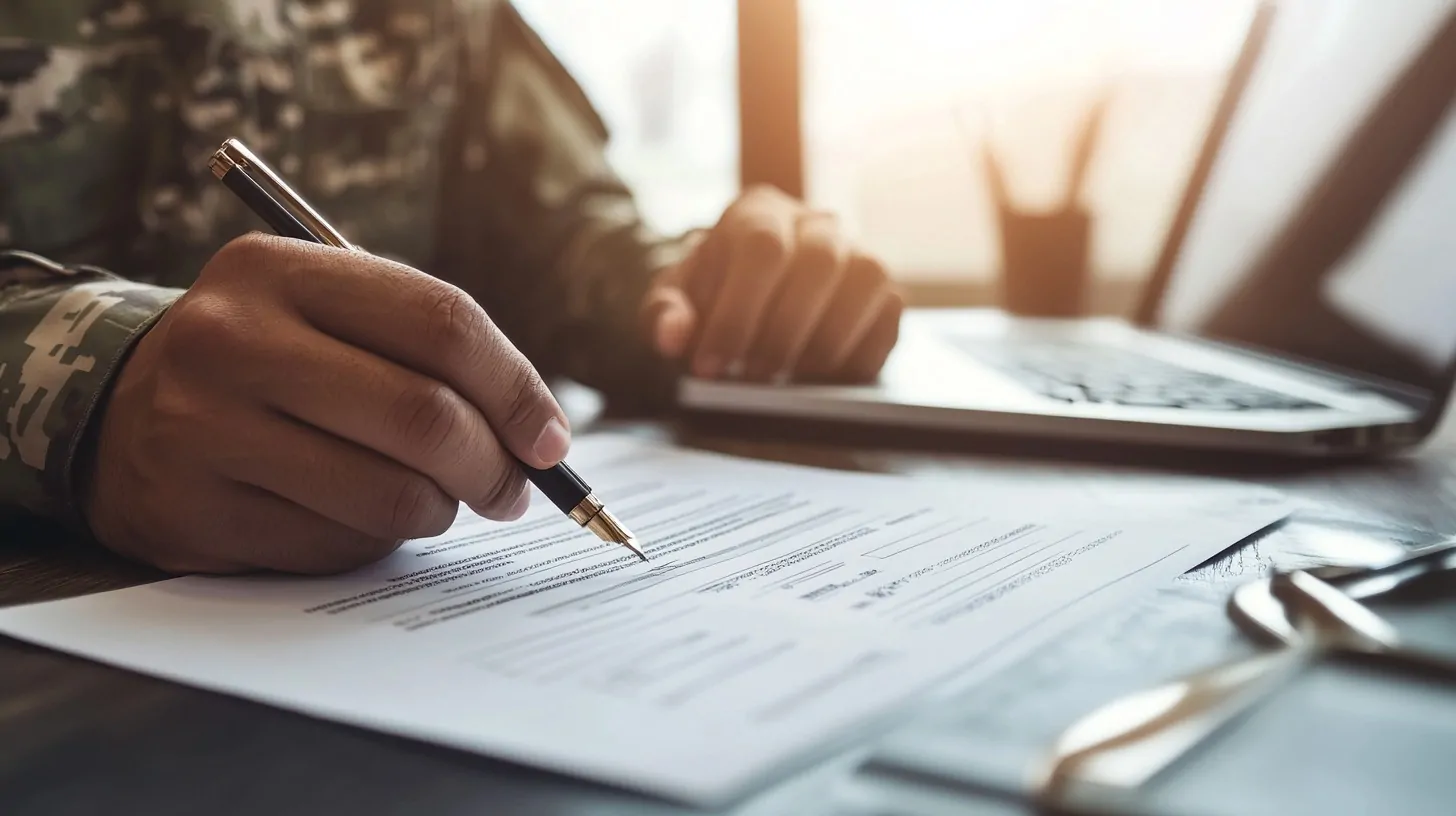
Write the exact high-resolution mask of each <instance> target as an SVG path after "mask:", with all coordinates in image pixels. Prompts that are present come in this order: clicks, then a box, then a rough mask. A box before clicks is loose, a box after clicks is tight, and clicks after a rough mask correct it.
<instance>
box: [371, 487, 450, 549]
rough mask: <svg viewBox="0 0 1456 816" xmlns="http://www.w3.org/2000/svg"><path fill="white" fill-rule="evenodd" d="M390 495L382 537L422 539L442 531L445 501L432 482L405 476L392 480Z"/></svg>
mask: <svg viewBox="0 0 1456 816" xmlns="http://www.w3.org/2000/svg"><path fill="white" fill-rule="evenodd" d="M393 494H394V495H393V496H392V501H391V502H390V503H389V514H388V518H387V519H386V525H385V528H384V530H385V532H386V536H385V537H387V538H423V537H427V536H430V535H435V534H438V533H439V532H443V529H442V528H441V526H440V525H441V519H442V518H444V517H445V515H446V513H447V510H448V508H447V507H446V505H447V502H446V501H445V500H444V498H443V497H442V495H441V493H440V489H439V488H438V487H436V486H435V484H434V483H433V482H431V481H430V480H429V479H426V478H424V477H423V476H414V475H409V476H405V477H402V478H400V479H399V480H398V481H396V482H395V484H394V488H393ZM445 523H446V525H447V526H448V522H445Z"/></svg>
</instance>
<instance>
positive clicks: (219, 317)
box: [166, 293, 247, 360]
mask: <svg viewBox="0 0 1456 816" xmlns="http://www.w3.org/2000/svg"><path fill="white" fill-rule="evenodd" d="M167 323H168V328H167V333H166V338H167V341H168V342H167V344H166V348H167V350H168V352H170V354H171V355H172V356H173V357H174V359H176V358H180V359H182V360H191V359H193V358H195V357H198V356H201V357H202V358H204V359H216V355H217V354H218V352H220V351H225V350H228V349H233V348H236V347H237V345H238V344H239V343H240V342H241V341H242V340H243V338H244V336H245V335H246V333H247V325H246V321H244V320H242V319H240V316H239V315H238V314H237V311H236V309H234V308H233V307H232V305H231V304H230V303H229V302H228V301H227V300H226V299H224V298H220V297H216V296H213V295H207V294H199V293H191V294H190V296H188V297H184V298H182V299H180V300H178V301H177V303H175V304H173V306H172V308H171V309H170V310H169V311H168V313H167Z"/></svg>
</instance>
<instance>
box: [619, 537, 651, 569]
mask: <svg viewBox="0 0 1456 816" xmlns="http://www.w3.org/2000/svg"><path fill="white" fill-rule="evenodd" d="M622 543H623V544H625V545H626V547H627V549H629V550H631V551H632V552H634V553H637V557H638V558H640V559H642V563H644V564H645V563H647V553H645V552H643V551H642V548H641V547H639V546H637V539H635V538H629V539H627V540H626V541H623V542H622Z"/></svg>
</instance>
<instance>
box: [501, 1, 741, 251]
mask: <svg viewBox="0 0 1456 816" xmlns="http://www.w3.org/2000/svg"><path fill="white" fill-rule="evenodd" d="M515 3H516V7H517V8H519V9H520V11H521V14H522V16H524V17H525V18H526V20H527V21H528V22H529V23H530V24H531V26H532V27H533V28H535V29H536V31H537V33H539V34H540V35H541V38H542V39H543V40H545V41H546V44H547V45H548V46H549V47H550V48H551V49H552V51H553V52H554V53H555V54H556V55H557V57H558V58H560V60H561V61H562V63H564V64H565V65H566V67H567V69H568V70H570V71H571V72H572V75H573V76H575V77H576V78H577V80H578V81H579V82H580V83H581V85H582V87H583V88H584V89H585V90H586V92H587V94H588V96H590V97H591V99H592V102H593V103H594V104H595V105H596V107H597V110H598V112H599V113H601V115H602V118H603V119H605V120H606V123H607V126H608V127H609V128H610V129H611V132H612V141H611V145H610V147H609V158H610V160H611V162H612V165H613V166H614V167H615V168H616V169H617V171H618V172H619V173H620V174H621V175H622V177H623V178H624V179H626V181H627V182H628V183H629V184H630V185H632V188H633V190H634V191H636V193H637V197H638V200H639V202H640V204H641V207H642V211H643V216H644V218H646V220H647V221H648V223H649V224H651V225H652V226H653V227H654V228H656V229H658V230H660V231H662V232H665V233H668V234H672V233H676V232H680V231H682V230H685V229H688V228H690V227H696V226H705V225H708V224H711V223H713V222H714V221H716V220H717V218H718V216H719V215H720V214H721V213H722V212H723V208H724V207H726V206H727V205H728V203H729V202H730V201H732V199H733V197H734V196H735V194H736V193H737V191H738V186H739V184H738V94H737V90H736V88H737V47H738V45H737V43H738V41H737V36H736V33H735V32H736V26H735V9H736V4H735V2H734V0H692V1H691V2H681V0H611V2H602V1H601V0H515Z"/></svg>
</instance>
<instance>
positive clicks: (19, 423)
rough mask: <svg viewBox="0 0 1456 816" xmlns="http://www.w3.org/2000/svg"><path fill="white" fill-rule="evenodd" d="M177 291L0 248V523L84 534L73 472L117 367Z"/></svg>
mask: <svg viewBox="0 0 1456 816" xmlns="http://www.w3.org/2000/svg"><path fill="white" fill-rule="evenodd" d="M179 294H181V292H180V290H176V289H166V288H163V287H157V286H149V285H146V284H141V283H133V282H131V281H127V280H122V279H120V278H118V277H116V276H114V275H112V274H110V273H108V272H105V271H104V270H101V269H97V268H95V267H89V266H61V265H59V264H56V263H54V262H52V261H49V260H47V259H45V258H42V257H40V256H37V255H33V254H30V253H25V252H18V251H14V250H5V249H3V248H0V516H6V515H11V516H13V515H15V514H17V513H31V514H37V515H42V516H47V517H50V518H54V519H57V520H60V521H62V522H64V523H67V524H69V525H72V526H74V527H76V528H77V529H84V525H83V524H82V522H81V514H80V508H79V506H78V504H77V502H76V489H75V488H76V482H75V477H76V474H75V473H74V472H73V470H74V467H73V466H74V463H75V460H76V457H77V452H78V450H79V449H80V446H81V438H82V435H83V431H84V430H85V429H86V427H87V422H88V420H89V419H90V418H91V416H92V414H94V413H95V412H96V406H97V404H98V402H99V401H100V400H101V397H102V394H103V393H104V391H105V389H106V387H107V384H108V383H109V382H110V380H111V378H112V377H113V375H114V374H115V373H116V370H117V368H118V367H119V366H120V364H121V361H122V359H123V357H124V356H125V355H126V353H127V351H128V350H129V349H130V348H131V346H132V343H133V342H134V341H135V340H136V339H137V338H138V337H140V336H141V335H142V333H143V332H145V331H146V329H147V328H148V327H149V326H150V325H151V323H152V322H153V321H154V320H155V319H156V318H157V316H159V315H160V314H161V313H162V312H163V311H164V310H165V308H166V306H167V305H168V304H170V303H171V302H172V300H174V299H175V298H176V297H177V296H178V295H179Z"/></svg>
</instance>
